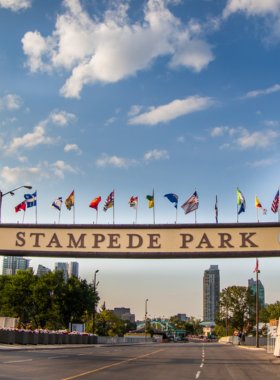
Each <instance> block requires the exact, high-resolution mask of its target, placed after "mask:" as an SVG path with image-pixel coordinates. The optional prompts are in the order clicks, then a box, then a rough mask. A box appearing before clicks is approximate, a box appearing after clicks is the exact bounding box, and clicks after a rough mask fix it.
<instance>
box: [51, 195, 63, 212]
mask: <svg viewBox="0 0 280 380" xmlns="http://www.w3.org/2000/svg"><path fill="white" fill-rule="evenodd" d="M61 204H62V198H61V197H60V198H56V199H55V200H54V201H53V203H52V204H51V208H54V209H57V210H59V211H60V210H61Z"/></svg>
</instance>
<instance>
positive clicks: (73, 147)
mask: <svg viewBox="0 0 280 380" xmlns="http://www.w3.org/2000/svg"><path fill="white" fill-rule="evenodd" d="M64 150H65V152H69V151H70V150H75V151H76V152H77V154H78V155H80V154H82V151H81V150H80V149H79V147H78V145H77V144H66V145H65V147H64Z"/></svg>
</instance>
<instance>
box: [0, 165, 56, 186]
mask: <svg viewBox="0 0 280 380" xmlns="http://www.w3.org/2000/svg"><path fill="white" fill-rule="evenodd" d="M0 177H1V178H2V179H3V180H4V181H5V185H11V184H16V183H19V182H23V183H24V184H29V183H32V180H33V179H34V180H36V181H38V180H41V179H43V178H48V177H49V173H48V172H46V171H44V170H43V169H42V168H41V167H40V166H37V167H35V168H22V167H16V168H9V167H8V166H5V167H4V168H3V169H2V170H1V174H0Z"/></svg>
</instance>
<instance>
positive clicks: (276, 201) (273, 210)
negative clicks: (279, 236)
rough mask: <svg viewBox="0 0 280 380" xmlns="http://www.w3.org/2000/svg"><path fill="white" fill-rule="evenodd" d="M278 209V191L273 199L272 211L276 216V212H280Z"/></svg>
mask: <svg viewBox="0 0 280 380" xmlns="http://www.w3.org/2000/svg"><path fill="white" fill-rule="evenodd" d="M278 207H279V190H278V191H277V193H276V195H275V197H274V199H273V202H272V206H271V211H272V212H274V214H276V212H277V211H278Z"/></svg>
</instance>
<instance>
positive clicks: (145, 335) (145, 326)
mask: <svg viewBox="0 0 280 380" xmlns="http://www.w3.org/2000/svg"><path fill="white" fill-rule="evenodd" d="M148 301H149V300H148V299H147V300H146V302H145V342H146V343H147V302H148Z"/></svg>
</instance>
